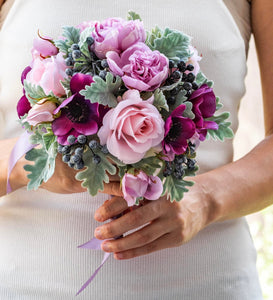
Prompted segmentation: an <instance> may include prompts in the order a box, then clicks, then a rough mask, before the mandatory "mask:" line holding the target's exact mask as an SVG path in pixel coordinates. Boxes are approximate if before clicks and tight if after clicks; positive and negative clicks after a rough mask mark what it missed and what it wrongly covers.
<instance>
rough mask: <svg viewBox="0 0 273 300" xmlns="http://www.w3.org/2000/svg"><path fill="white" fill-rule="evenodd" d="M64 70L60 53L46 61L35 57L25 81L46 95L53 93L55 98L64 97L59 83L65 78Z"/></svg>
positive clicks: (64, 66)
mask: <svg viewBox="0 0 273 300" xmlns="http://www.w3.org/2000/svg"><path fill="white" fill-rule="evenodd" d="M66 68H67V66H66V64H65V60H64V58H63V54H62V53H58V54H57V55H56V56H51V57H49V58H46V59H40V58H39V57H37V58H35V59H34V60H33V66H32V69H31V70H30V71H29V72H28V73H27V76H26V81H28V82H30V83H32V84H35V85H39V86H41V87H42V88H43V90H44V92H45V93H46V94H47V95H48V94H49V93H50V92H53V93H54V95H56V96H62V95H65V90H64V88H63V86H62V85H61V81H63V80H64V78H66V77H67V75H66V73H65V70H66Z"/></svg>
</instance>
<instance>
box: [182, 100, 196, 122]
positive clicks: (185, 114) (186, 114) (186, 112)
mask: <svg viewBox="0 0 273 300" xmlns="http://www.w3.org/2000/svg"><path fill="white" fill-rule="evenodd" d="M183 104H185V105H186V109H185V110H184V112H183V117H186V118H190V119H192V120H193V119H194V118H195V115H194V113H193V112H192V106H193V104H192V103H191V102H190V101H186V102H184V103H183Z"/></svg>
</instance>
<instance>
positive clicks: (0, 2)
mask: <svg viewBox="0 0 273 300" xmlns="http://www.w3.org/2000/svg"><path fill="white" fill-rule="evenodd" d="M4 2H5V0H0V9H1V6H2V5H3V4H4Z"/></svg>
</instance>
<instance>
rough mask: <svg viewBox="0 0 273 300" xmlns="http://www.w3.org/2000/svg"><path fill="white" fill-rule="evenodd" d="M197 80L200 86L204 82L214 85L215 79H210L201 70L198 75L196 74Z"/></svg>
mask: <svg viewBox="0 0 273 300" xmlns="http://www.w3.org/2000/svg"><path fill="white" fill-rule="evenodd" d="M195 82H196V83H197V84H198V86H199V87H200V86H201V85H203V84H207V85H208V86H209V87H212V86H213V81H211V80H209V79H208V78H207V77H206V76H205V74H204V73H202V72H199V73H198V74H197V75H196V78H195Z"/></svg>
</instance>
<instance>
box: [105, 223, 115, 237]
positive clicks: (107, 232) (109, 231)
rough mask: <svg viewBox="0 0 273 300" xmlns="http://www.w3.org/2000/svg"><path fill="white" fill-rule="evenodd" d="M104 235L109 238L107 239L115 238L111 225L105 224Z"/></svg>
mask: <svg viewBox="0 0 273 300" xmlns="http://www.w3.org/2000/svg"><path fill="white" fill-rule="evenodd" d="M104 226H105V227H104V234H105V235H106V236H107V237H114V230H113V228H112V226H110V224H109V225H108V224H105V225H104Z"/></svg>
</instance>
